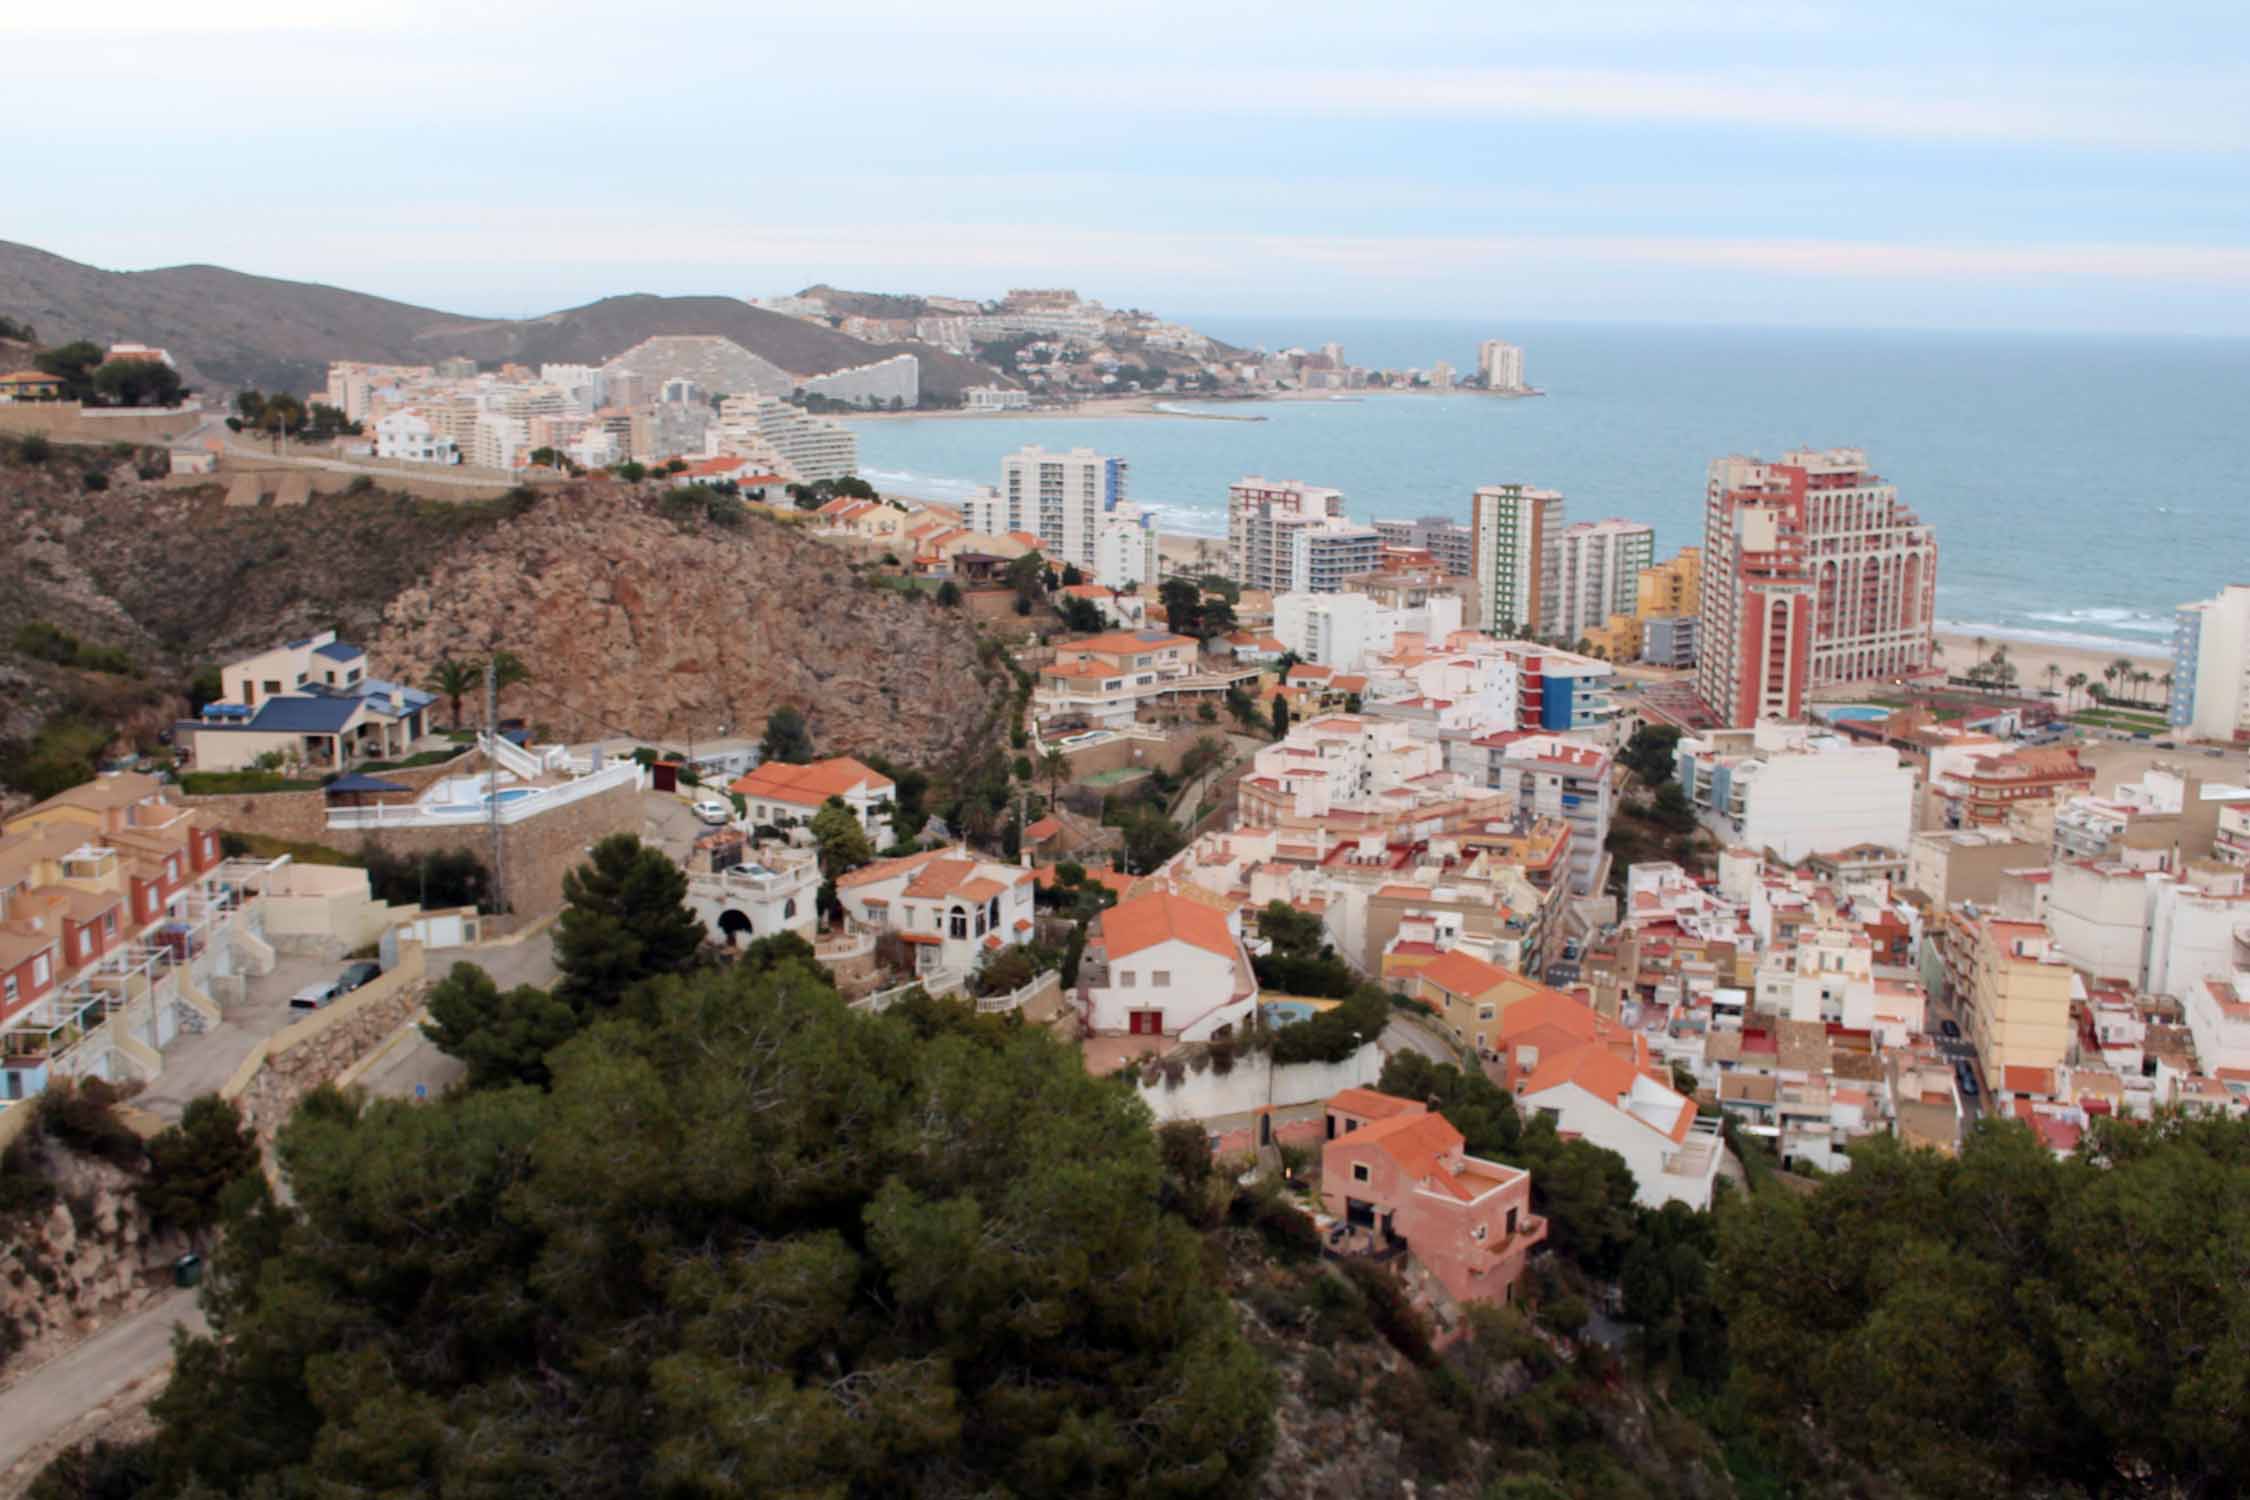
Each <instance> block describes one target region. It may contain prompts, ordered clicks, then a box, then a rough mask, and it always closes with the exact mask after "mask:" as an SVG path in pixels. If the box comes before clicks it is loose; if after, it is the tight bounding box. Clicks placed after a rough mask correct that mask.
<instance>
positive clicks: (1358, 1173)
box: [1352, 1161, 1374, 1182]
mask: <svg viewBox="0 0 2250 1500" xmlns="http://www.w3.org/2000/svg"><path fill="white" fill-rule="evenodd" d="M1373 1175H1374V1174H1373V1173H1371V1172H1369V1171H1368V1170H1367V1163H1366V1162H1363V1161H1355V1162H1353V1163H1352V1181H1354V1182H1365V1181H1367V1180H1368V1179H1369V1178H1370V1177H1372V1176H1373Z"/></svg>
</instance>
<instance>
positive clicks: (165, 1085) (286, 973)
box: [133, 957, 344, 1120]
mask: <svg viewBox="0 0 2250 1500" xmlns="http://www.w3.org/2000/svg"><path fill="white" fill-rule="evenodd" d="M343 967H344V961H343V960H342V959H333V958H288V957H284V958H282V959H281V960H280V961H279V962H278V963H276V964H275V965H274V971H273V972H272V973H271V974H268V975H266V976H265V977H264V978H263V979H253V980H251V981H250V984H249V990H248V994H247V997H246V998H245V999H244V1000H243V1002H242V1003H241V1004H239V1005H222V1006H221V1007H220V1021H219V1024H218V1025H216V1026H214V1027H212V1028H211V1029H210V1030H208V1031H205V1032H204V1033H203V1034H202V1035H200V1036H187V1035H182V1036H179V1037H177V1038H175V1039H174V1041H173V1043H172V1045H171V1046H169V1047H167V1048H165V1049H164V1072H163V1074H162V1075H161V1076H159V1077H158V1078H157V1079H156V1080H155V1081H154V1082H152V1083H151V1084H150V1085H149V1086H148V1089H147V1091H146V1092H144V1093H142V1094H141V1095H140V1096H139V1097H138V1098H136V1099H135V1100H134V1101H133V1103H134V1104H135V1105H137V1106H139V1107H140V1108H142V1109H145V1110H147V1111H148V1112H149V1113H150V1114H152V1115H155V1116H157V1117H158V1118H159V1119H164V1120H177V1119H178V1118H179V1117H180V1115H181V1113H182V1111H184V1110H185V1109H186V1108H187V1106H188V1101H189V1100H190V1099H193V1098H195V1097H196V1096H197V1095H198V1094H209V1093H213V1092H216V1091H217V1090H218V1088H219V1086H220V1085H221V1084H224V1083H225V1082H226V1081H227V1080H228V1079H229V1078H231V1077H233V1076H234V1070H235V1069H236V1068H238V1067H240V1066H241V1065H242V1060H243V1059H244V1058H245V1057H248V1056H249V1055H250V1049H251V1048H253V1047H255V1046H257V1045H258V1043H259V1042H261V1041H263V1040H264V1039H265V1038H267V1037H269V1036H272V1035H273V1034H274V1033H275V1032H277V1031H279V1030H281V1029H282V1028H283V1027H284V1026H287V1025H288V1024H289V1023H290V1022H291V1021H295V1020H298V1019H300V1016H301V1014H302V1013H301V1012H295V1011H292V1010H290V1009H289V997H290V996H291V995H293V994H295V993H296V992H297V991H299V990H301V989H303V988H304V987H305V986H306V985H308V984H313V983H316V982H318V981H319V980H323V979H333V978H335V977H336V975H337V974H338V973H339V972H341V971H342V969H343ZM214 998H216V997H214Z"/></svg>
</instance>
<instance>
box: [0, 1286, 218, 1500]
mask: <svg viewBox="0 0 2250 1500" xmlns="http://www.w3.org/2000/svg"><path fill="white" fill-rule="evenodd" d="M195 1295H196V1294H195V1293H194V1292H190V1291H176V1292H173V1293H171V1294H170V1295H168V1296H166V1297H165V1298H164V1299H163V1300H162V1301H160V1302H158V1303H156V1304H155V1305H154V1306H152V1307H149V1308H146V1309H144V1310H142V1311H141V1312H138V1313H136V1314H134V1315H133V1316H132V1317H130V1318H127V1319H125V1320H124V1321H123V1322H121V1323H116V1324H113V1325H112V1326H110V1327H108V1328H105V1329H103V1330H102V1331H101V1332H100V1333H97V1334H95V1335H94V1336H93V1337H92V1338H90V1339H88V1340H86V1342H85V1343H83V1344H80V1345H79V1346H78V1347H77V1348H75V1349H73V1350H71V1351H70V1352H69V1353H68V1354H65V1355H63V1356H62V1357H61V1358H59V1359H56V1360H53V1361H50V1362H49V1363H47V1364H45V1365H42V1366H40V1367H39V1368H38V1369H36V1370H33V1371H30V1372H28V1374H27V1375H26V1376H25V1377H24V1378H22V1379H19V1380H18V1381H17V1382H16V1383H15V1384H14V1385H13V1386H11V1387H9V1388H8V1389H7V1390H5V1391H0V1470H5V1469H6V1468H7V1467H8V1466H9V1465H11V1464H13V1463H14V1462H15V1461H16V1460H17V1459H19V1458H21V1457H23V1456H24V1455H25V1454H26V1453H28V1452H30V1451H31V1450H32V1449H33V1448H34V1447H36V1446H38V1445H39V1444H40V1443H41V1442H43V1441H45V1440H46V1439H47V1438H48V1437H49V1436H51V1435H53V1434H54V1433H56V1432H59V1431H61V1430H62V1429H63V1428H64V1427H66V1426H67V1425H69V1424H70V1423H71V1422H74V1421H76V1420H77V1419H78V1418H79V1417H81V1416H83V1415H85V1414H86V1413H87V1412H89V1411H92V1410H93V1409H94V1408H95V1407H97V1406H100V1405H101V1404H102V1403H103V1402H105V1401H109V1400H112V1399H114V1398H115V1397H116V1396H117V1395H118V1393H119V1392H121V1391H123V1390H124V1389H125V1388H126V1387H127V1386H129V1385H131V1384H132V1383H133V1382H134V1381H136V1380H138V1379H140V1378H141V1377H142V1376H143V1375H146V1374H148V1373H149V1372H150V1371H151V1370H154V1369H155V1368H156V1367H157V1366H159V1365H161V1364H163V1363H164V1361H165V1360H166V1359H168V1358H170V1356H171V1352H172V1328H173V1325H174V1324H176V1323H184V1324H186V1325H187V1327H188V1328H189V1330H190V1331H192V1332H195V1333H202V1332H204V1331H205V1325H204V1322H203V1313H202V1310H201V1309H199V1308H198V1307H197V1306H196V1305H195Z"/></svg>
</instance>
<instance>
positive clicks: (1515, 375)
mask: <svg viewBox="0 0 2250 1500" xmlns="http://www.w3.org/2000/svg"><path fill="white" fill-rule="evenodd" d="M1477 369H1478V371H1479V372H1480V373H1481V374H1482V375H1483V376H1484V384H1485V388H1486V389H1487V390H1494V391H1520V390H1524V389H1526V387H1525V385H1524V383H1523V349H1522V348H1521V347H1520V346H1518V345H1515V344H1510V343H1505V342H1503V341H1501V340H1499V339H1486V340H1485V341H1484V342H1483V343H1481V344H1479V345H1477Z"/></svg>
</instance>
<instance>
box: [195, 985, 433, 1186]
mask: <svg viewBox="0 0 2250 1500" xmlns="http://www.w3.org/2000/svg"><path fill="white" fill-rule="evenodd" d="M428 988H429V984H428V980H427V972H426V964H425V960H424V957H423V952H422V945H421V944H420V943H403V944H401V945H400V947H399V961H398V964H397V966H396V967H394V968H393V969H391V971H390V972H389V973H386V974H383V975H381V976H380V977H378V978H376V979H375V980H373V981H371V982H369V983H368V984H366V985H365V986H363V987H361V988H360V989H357V990H354V991H352V993H350V994H349V995H346V996H345V997H344V998H343V999H341V1000H338V1001H336V1002H335V1003H334V1004H332V1005H330V1006H328V1007H326V1008H325V1009H322V1010H317V1011H314V1012H313V1013H312V1014H311V1015H309V1016H307V1017H306V1018H305V1019H304V1020H302V1021H299V1022H297V1023H296V1024H295V1025H293V1026H289V1027H286V1028H284V1029H283V1030H281V1031H277V1032H275V1033H274V1034H273V1035H272V1036H270V1037H268V1038H266V1039H265V1040H264V1041H262V1042H260V1043H259V1044H258V1045H257V1046H256V1047H254V1048H252V1049H251V1052H250V1055H249V1056H248V1057H246V1058H244V1059H243V1060H242V1065H241V1066H240V1067H238V1068H236V1069H235V1072H234V1077H232V1078H230V1079H228V1080H227V1082H226V1086H225V1087H224V1088H222V1089H220V1090H219V1093H220V1096H221V1097H222V1098H227V1099H232V1100H233V1101H235V1103H236V1104H238V1105H240V1106H241V1108H242V1117H243V1121H244V1123H245V1124H247V1125H248V1126H249V1127H250V1129H251V1131H252V1132H253V1133H254V1134H255V1135H256V1136H257V1138H258V1143H259V1144H260V1145H267V1144H270V1143H271V1142H272V1140H273V1137H274V1132H276V1131H278V1130H279V1129H280V1128H281V1126H282V1123H283V1122H284V1121H286V1120H287V1119H288V1118H289V1112H290V1111H291V1110H293V1109H295V1108H296V1107H297V1101H298V1100H300V1099H302V1098H304V1097H305V1095H307V1094H309V1093H311V1092H312V1091H313V1090H314V1089H317V1088H319V1087H320V1086H321V1085H322V1084H324V1083H332V1082H334V1081H335V1080H336V1079H337V1078H338V1077H339V1076H340V1075H341V1074H342V1073H343V1072H344V1071H345V1070H346V1069H348V1068H349V1067H351V1065H352V1064H353V1063H355V1062H357V1061H359V1059H360V1058H361V1057H363V1056H365V1055H366V1054H367V1053H369V1052H371V1051H373V1050H374V1049H375V1047H376V1046H378V1045H379V1044H380V1043H381V1042H382V1041H383V1039H384V1038H385V1037H388V1036H389V1035H390V1034H391V1033H392V1032H394V1031H396V1030H398V1029H399V1028H400V1027H401V1026H404V1025H405V1024H406V1022H407V1019H408V1018H409V1017H411V1016H412V1015H413V1014H414V1012H415V1011H417V1010H419V1009H421V1006H422V997H423V994H424V992H425V991H427V990H428Z"/></svg>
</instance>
